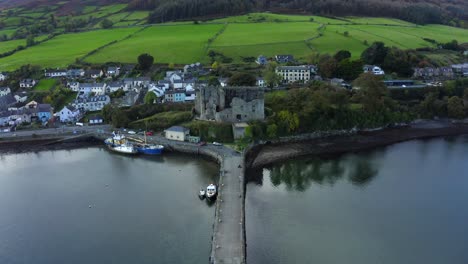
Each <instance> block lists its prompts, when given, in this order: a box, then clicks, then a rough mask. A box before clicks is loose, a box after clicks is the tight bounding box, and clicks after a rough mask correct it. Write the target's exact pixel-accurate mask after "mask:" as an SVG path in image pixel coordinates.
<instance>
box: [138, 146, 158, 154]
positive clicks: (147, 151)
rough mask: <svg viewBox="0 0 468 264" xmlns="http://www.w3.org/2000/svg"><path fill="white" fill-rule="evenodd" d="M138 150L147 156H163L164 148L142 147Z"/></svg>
mask: <svg viewBox="0 0 468 264" xmlns="http://www.w3.org/2000/svg"><path fill="white" fill-rule="evenodd" d="M136 149H137V151H138V152H139V153H142V154H145V155H161V154H162V152H163V150H164V147H163V146H159V145H140V146H137V147H136Z"/></svg>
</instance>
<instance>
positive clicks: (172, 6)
mask: <svg viewBox="0 0 468 264" xmlns="http://www.w3.org/2000/svg"><path fill="white" fill-rule="evenodd" d="M128 9H129V10H153V12H152V13H151V15H150V17H149V22H150V23H159V22H166V21H170V20H188V19H192V18H196V17H214V16H228V15H237V14H242V13H246V12H251V11H281V12H304V11H305V12H309V13H313V14H318V15H324V16H350V15H354V16H377V17H394V18H399V19H403V20H406V21H410V22H413V23H416V24H430V23H445V24H450V25H454V26H462V24H463V20H467V19H468V15H467V14H468V7H467V5H466V2H464V1H463V0H459V1H457V0H455V1H420V0H412V1H403V0H395V1H384V0H351V1H340V0H328V1H322V0H312V1H311V0H272V1H266V0H230V1H227V0H215V1H210V0H195V1H193V0H175V1H161V0H133V1H131V2H130V4H129V5H128Z"/></svg>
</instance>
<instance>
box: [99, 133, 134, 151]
mask: <svg viewBox="0 0 468 264" xmlns="http://www.w3.org/2000/svg"><path fill="white" fill-rule="evenodd" d="M112 135H113V137H111V138H108V139H106V140H104V143H105V144H106V145H107V147H108V148H109V149H110V150H112V151H115V152H118V153H123V154H137V153H138V150H137V149H136V148H135V146H133V145H132V144H130V143H128V141H127V139H126V138H125V136H124V135H121V134H115V133H112Z"/></svg>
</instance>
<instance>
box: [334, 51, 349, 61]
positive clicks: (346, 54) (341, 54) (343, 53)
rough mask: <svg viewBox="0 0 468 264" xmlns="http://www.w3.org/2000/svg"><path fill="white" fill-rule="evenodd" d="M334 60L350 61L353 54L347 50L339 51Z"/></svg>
mask: <svg viewBox="0 0 468 264" xmlns="http://www.w3.org/2000/svg"><path fill="white" fill-rule="evenodd" d="M333 58H334V59H335V60H336V61H337V62H341V61H342V60H344V59H349V58H351V52H349V51H347V50H340V51H338V52H337V53H335V56H333Z"/></svg>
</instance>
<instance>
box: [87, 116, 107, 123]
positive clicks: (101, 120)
mask: <svg viewBox="0 0 468 264" xmlns="http://www.w3.org/2000/svg"><path fill="white" fill-rule="evenodd" d="M102 123H104V118H102V116H100V115H95V116H91V117H89V124H90V125H99V124H102Z"/></svg>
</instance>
